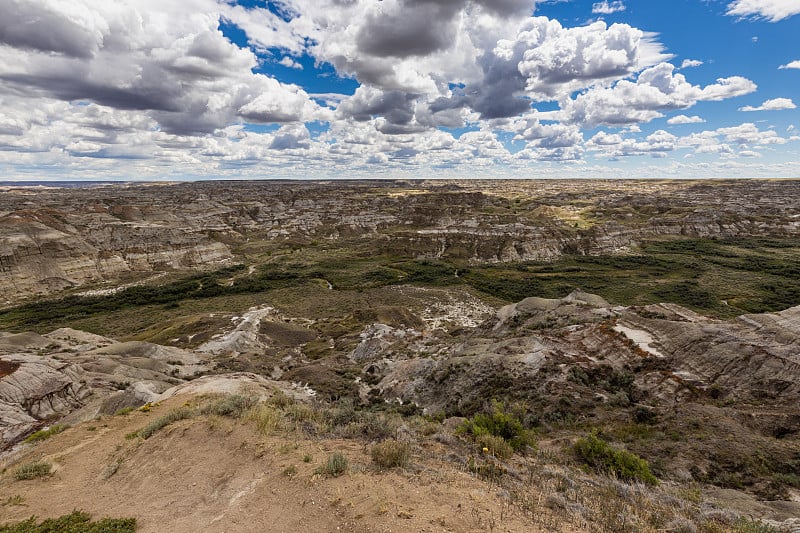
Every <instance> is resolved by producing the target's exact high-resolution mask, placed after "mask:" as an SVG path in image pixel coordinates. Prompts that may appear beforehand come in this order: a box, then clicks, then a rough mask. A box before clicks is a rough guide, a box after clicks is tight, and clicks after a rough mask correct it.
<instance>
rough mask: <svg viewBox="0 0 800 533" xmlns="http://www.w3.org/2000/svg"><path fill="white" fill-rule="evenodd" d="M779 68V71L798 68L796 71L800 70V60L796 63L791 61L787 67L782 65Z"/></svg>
mask: <svg viewBox="0 0 800 533" xmlns="http://www.w3.org/2000/svg"><path fill="white" fill-rule="evenodd" d="M778 68H779V69H787V68H796V69H800V59H798V60H795V61H790V62H789V63H787V64H785V65H781V66H780V67H778Z"/></svg>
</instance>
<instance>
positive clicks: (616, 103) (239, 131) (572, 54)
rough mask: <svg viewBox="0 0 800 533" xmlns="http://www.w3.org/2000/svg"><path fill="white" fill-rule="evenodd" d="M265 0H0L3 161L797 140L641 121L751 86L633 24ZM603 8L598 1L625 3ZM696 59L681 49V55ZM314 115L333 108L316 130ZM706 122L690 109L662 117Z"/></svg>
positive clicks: (464, 8)
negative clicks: (309, 76)
mask: <svg viewBox="0 0 800 533" xmlns="http://www.w3.org/2000/svg"><path fill="white" fill-rule="evenodd" d="M250 4H253V3H250ZM261 6H262V7H259V6H258V3H256V5H251V6H250V7H245V6H242V5H238V4H237V3H235V2H230V1H227V0H137V1H136V2H125V1H123V0H38V1H37V2H30V1H27V2H26V1H24V0H0V10H2V12H3V15H4V16H3V18H2V20H0V165H6V166H9V165H24V164H28V163H30V162H31V161H38V162H39V163H38V164H41V165H51V166H52V168H62V169H63V168H66V167H68V166H69V165H74V161H75V158H80V166H81V168H84V169H86V172H87V175H86V177H90V176H93V175H94V174H92V172H97V173H99V174H97V175H99V176H103V175H106V174H103V173H104V172H105V173H108V172H109V171H110V170H109V169H114V168H115V167H114V166H113V165H114V164H115V162H123V161H124V165H126V166H125V167H124V168H125V169H126V172H127V171H128V170H127V169H130V170H131V171H134V170H135V171H141V172H143V174H142V176H145V175H151V176H152V175H159V176H167V175H171V174H173V173H174V174H176V175H180V172H186V171H187V169H190V173H191V174H194V175H203V174H206V175H212V174H213V175H228V174H231V175H238V174H237V173H242V175H247V173H248V172H250V173H252V174H251V175H257V173H258V172H259V169H262V170H261V171H260V172H263V169H264V168H270V169H272V171H273V175H274V176H276V177H282V176H287V177H288V176H308V175H316V176H319V175H320V174H319V169H325V172H329V173H330V175H335V173H336V172H341V171H344V170H347V172H348V175H353V174H352V173H356V174H357V173H358V172H359V171H362V170H363V172H365V173H366V174H364V175H369V172H372V170H370V169H371V168H373V167H372V165H376V164H379V165H381V166H382V168H384V169H391V170H396V169H403V171H415V170H414V169H426V168H427V169H430V168H436V169H437V171H438V170H442V169H451V170H453V172H458V171H459V170H460V171H461V172H464V171H470V172H472V171H471V169H473V168H493V169H494V168H495V167H493V166H492V165H502V166H503V167H504V168H509V169H514V168H526V167H528V166H530V165H531V163H532V162H534V161H538V162H553V163H556V162H582V160H583V158H584V157H585V155H586V154H587V152H588V153H594V154H597V155H599V156H601V157H611V158H614V157H622V156H625V157H627V156H652V157H663V156H664V155H666V154H668V153H670V152H672V151H675V150H679V149H684V150H694V151H697V152H702V151H709V152H710V151H711V150H716V153H719V154H736V153H739V154H740V155H741V154H742V153H744V152H746V151H748V150H749V151H757V150H758V147H759V146H765V145H766V144H769V143H773V144H779V143H782V142H787V141H786V139H783V138H782V137H780V136H778V135H776V134H774V132H760V131H758V129H757V128H756V130H755V131H752V128H749V127H744V128H740V130H736V131H734V130H731V131H728V132H723V131H718V130H715V131H713V132H710V133H706V135H705V136H702V135H699V136H697V137H694V138H693V139H694V140H693V141H690V140H686V139H685V138H678V137H675V136H674V135H672V134H670V133H668V132H665V131H663V130H658V131H656V132H654V133H650V134H649V135H647V134H643V133H642V132H641V129H640V128H639V127H638V124H641V123H644V122H647V121H649V120H652V119H653V118H656V117H660V116H662V115H663V114H666V113H667V112H669V111H674V110H678V109H688V108H690V107H692V106H693V105H694V104H696V103H698V102H701V101H715V100H722V99H726V98H732V97H735V96H740V95H742V94H747V93H749V92H752V91H754V90H755V84H753V83H752V82H751V81H749V80H747V79H745V78H742V77H737V76H733V77H729V78H723V79H720V80H718V81H717V82H716V83H712V84H710V85H707V86H697V85H693V84H692V83H690V81H689V80H687V78H686V77H685V76H684V75H683V74H680V73H677V71H676V68H675V67H674V66H672V65H669V64H668V63H666V61H668V60H670V59H671V56H670V55H669V54H668V53H667V52H666V51H665V49H664V47H663V46H662V45H661V44H660V43H659V39H658V36H657V35H655V34H652V33H647V32H645V31H642V30H640V29H638V28H635V27H632V26H630V25H627V24H612V25H609V24H606V23H605V22H603V21H599V22H594V23H591V24H587V25H584V26H580V27H567V26H564V25H562V23H560V22H558V21H555V20H551V19H548V18H546V17H538V16H537V17H535V16H533V13H534V7H535V2H534V0H382V1H380V2H377V1H375V0H281V1H280V2H274V3H272V4H271V8H269V9H267V8H266V7H263V3H261ZM592 7H593V10H594V11H595V13H596V14H600V15H603V14H610V13H613V12H615V11H620V10H621V9H623V8H624V3H623V2H619V1H604V2H600V1H598V2H595V3H594V5H593V6H592ZM231 25H233V26H236V27H238V29H239V30H241V31H242V32H244V33H243V35H244V36H245V38H246V41H247V43H246V44H244V43H241V42H240V41H239V40H238V39H237V41H236V43H238V44H236V43H234V42H231V41H230V40H229V39H228V38H226V36H225V34H223V31H222V30H223V29H224V30H225V31H226V34H227V30H228V29H229V28H230V26H231ZM239 34H240V33H237V35H239ZM300 57H304V58H310V60H313V63H315V69H316V68H317V67H322V68H324V69H325V70H326V71H328V72H330V67H331V66H332V67H333V71H334V73H333V75H338V76H341V77H349V78H352V79H353V80H355V82H356V83H355V84H354V85H357V89H356V90H355V91H354V93H353V94H347V95H345V94H332V93H331V94H308V93H307V92H306V90H305V89H304V88H302V87H300V86H298V85H293V84H291V83H285V82H282V81H280V80H279V79H277V78H276V77H273V76H271V75H267V74H263V73H259V72H264V71H268V70H269V68H273V69H274V70H275V71H276V73H277V74H276V76H287V78H288V77H289V76H290V74H291V73H289V72H288V71H287V70H286V69H283V68H279V67H277V65H281V66H283V67H286V68H293V69H300V68H302V65H300V64H299V63H298V59H297V58H300ZM303 63H304V64H306V65H309V64H311V61H308V62H306V60H305V59H304V61H303ZM698 64H700V62H699V61H697V60H685V61H683V63H682V68H688V67H691V66H697V65H698ZM790 65H791V63H790V64H789V65H785V67H786V68H794V67H791V66H790ZM307 68H308V70H311V68H310V67H307ZM292 78H294V79H297V76H292ZM333 90H335V89H333ZM342 90H343V91H344V89H342ZM542 102H547V103H545V104H542ZM551 102H552V103H551ZM766 104H767V103H765V104H764V105H766ZM772 105H774V104H772ZM537 107H539V108H543V109H548V110H549V111H547V112H542V111H537V110H536V108H537ZM314 121H316V122H322V123H323V124H322V126H321V128H320V127H319V126H317V125H315V127H314V128H312V130H313V131H314V134H313V135H312V133H311V131H309V125H308V124H309V123H310V122H314ZM698 122H702V119H700V118H699V117H697V116H688V113H687V115H678V116H674V117H672V118H670V119H669V120H668V121H667V123H668V124H670V125H674V124H690V123H698ZM251 123H259V124H271V125H276V126H273V127H270V128H263V129H260V128H251V127H248V124H251ZM597 126H610V127H612V128H617V129H616V131H610V132H601V133H597V134H596V135H594V136H593V137H592V138H591V139H589V140H588V141H587V140H586V139H585V138H584V135H585V128H594V127H597ZM751 126H752V125H751ZM442 128H445V129H451V130H450V131H453V130H455V129H461V128H465V129H466V130H467V132H466V133H463V134H461V135H454V134H453V133H451V132H450V131H446V130H444V131H443V129H442ZM320 129H321V130H322V131H320ZM253 130H259V131H253ZM263 130H268V131H263ZM462 131H463V130H462ZM691 143H695V144H691ZM715 145H716V146H718V147H720V146H722V148H714V146H715ZM104 159H109V160H111V161H109V162H104ZM120 164H121V163H120ZM4 168H5V167H4ZM310 168H316V169H317V172H315V173H308V172H307V170H308V169H310ZM553 168H559V167H558V165H553ZM409 169H410V170H409ZM493 172H494V170H493ZM144 173H149V174H144ZM473 173H474V172H473ZM457 175H459V174H454V176H457ZM461 175H463V174H461Z"/></svg>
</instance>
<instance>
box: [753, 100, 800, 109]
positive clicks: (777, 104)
mask: <svg viewBox="0 0 800 533" xmlns="http://www.w3.org/2000/svg"><path fill="white" fill-rule="evenodd" d="M796 108H797V106H796V105H795V103H794V102H792V100H791V99H790V98H773V99H772V100H767V101H765V102H764V103H763V104H761V105H760V106H758V107H753V106H749V105H748V106H744V107H740V108H739V111H781V110H783V109H796Z"/></svg>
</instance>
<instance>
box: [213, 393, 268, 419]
mask: <svg viewBox="0 0 800 533" xmlns="http://www.w3.org/2000/svg"><path fill="white" fill-rule="evenodd" d="M257 403H258V398H255V397H253V396H242V395H241V394H229V395H225V396H223V397H222V398H218V399H216V400H215V401H213V402H211V403H207V404H205V405H203V406H202V407H201V408H200V413H202V414H204V415H209V414H210V415H218V416H227V417H231V418H242V417H243V416H244V415H245V413H247V411H249V410H250V409H251V408H253V407H254V406H255V405H256V404H257Z"/></svg>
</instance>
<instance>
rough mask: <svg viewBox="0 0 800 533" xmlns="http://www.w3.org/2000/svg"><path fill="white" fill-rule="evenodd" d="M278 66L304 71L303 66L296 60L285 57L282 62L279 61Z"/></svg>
mask: <svg viewBox="0 0 800 533" xmlns="http://www.w3.org/2000/svg"><path fill="white" fill-rule="evenodd" d="M278 64H279V65H282V66H284V67H286V68H294V69H297V70H303V65H301V64H300V63H298V62H297V61H295V60H294V59H292V58H291V57H289V56H283V58H282V59H281V60H280V61H278Z"/></svg>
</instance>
